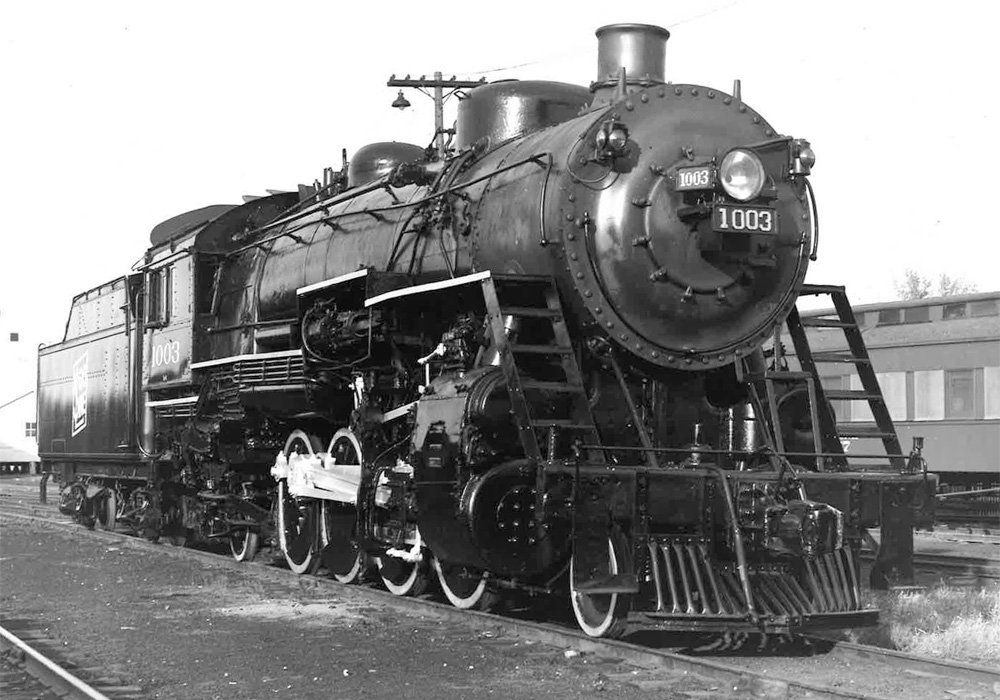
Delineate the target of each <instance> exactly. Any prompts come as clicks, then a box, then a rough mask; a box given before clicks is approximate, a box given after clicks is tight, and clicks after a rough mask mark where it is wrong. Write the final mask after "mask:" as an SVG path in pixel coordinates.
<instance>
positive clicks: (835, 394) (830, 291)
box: [787, 284, 906, 471]
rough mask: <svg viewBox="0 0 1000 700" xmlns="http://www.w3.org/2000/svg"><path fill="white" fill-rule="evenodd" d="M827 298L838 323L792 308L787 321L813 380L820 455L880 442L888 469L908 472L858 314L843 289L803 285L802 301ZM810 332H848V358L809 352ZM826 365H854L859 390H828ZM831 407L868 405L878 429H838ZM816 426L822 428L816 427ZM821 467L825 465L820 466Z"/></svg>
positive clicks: (797, 351) (843, 463) (840, 464)
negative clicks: (848, 444) (822, 369)
mask: <svg viewBox="0 0 1000 700" xmlns="http://www.w3.org/2000/svg"><path fill="white" fill-rule="evenodd" d="M821 294H827V295H829V296H830V298H831V299H832V301H833V306H834V309H836V311H837V318H836V319H832V318H815V317H814V318H802V317H801V316H799V312H798V309H797V308H795V307H792V312H791V313H790V314H789V315H788V320H787V323H788V333H789V335H790V336H791V338H792V344H793V345H794V346H795V355H796V356H797V357H798V360H799V365H800V366H801V367H802V371H803V372H805V373H807V374H809V375H810V376H811V377H812V382H811V384H812V386H813V389H814V393H815V396H810V398H811V399H814V400H813V401H812V404H813V409H812V410H813V426H816V425H817V424H818V425H819V427H820V438H819V439H818V443H819V446H820V447H821V448H822V452H824V453H827V454H834V455H842V454H844V448H843V446H842V445H841V442H840V438H842V437H860V438H878V439H880V440H882V444H883V445H884V446H885V453H886V455H887V456H888V458H889V463H890V464H891V465H892V466H893V468H895V469H899V470H900V471H902V470H904V469H905V468H906V462H905V459H904V457H903V453H902V449H901V448H900V445H899V437H898V435H897V434H896V427H895V426H894V425H893V423H892V417H891V416H890V415H889V408H888V406H886V403H885V397H884V396H883V395H882V388H881V387H880V386H879V383H878V379H877V378H876V376H875V369H874V367H872V361H871V357H869V355H868V348H867V347H866V346H865V341H864V338H863V337H862V335H861V328H860V327H859V326H858V322H857V319H855V317H854V310H853V309H852V308H851V304H850V302H848V300H847V294H845V293H844V288H843V287H839V286H831V285H815V284H806V285H803V287H802V290H801V291H800V292H799V296H806V295H815V296H818V295H821ZM806 328H839V329H841V330H842V331H843V332H844V336H845V338H846V339H847V347H848V351H847V352H822V353H820V352H817V353H814V352H812V350H811V349H810V347H809V341H808V339H807V338H806V331H805V329H806ZM822 363H839V364H853V365H854V368H855V371H856V372H857V373H858V377H859V378H860V379H861V386H862V387H863V388H862V389H861V390H854V389H851V390H845V389H824V388H823V385H822V382H821V381H820V375H819V372H818V370H817V365H818V364H822ZM829 401H866V402H868V405H869V407H870V408H871V412H872V416H873V417H874V419H875V428H862V427H858V426H853V425H850V424H843V423H837V422H836V418H835V416H834V414H833V411H832V410H831V407H830V404H829V403H828V402H829ZM817 421H818V423H817ZM820 463H822V460H820ZM833 463H834V465H835V466H837V467H840V468H846V467H847V460H846V458H837V457H834V458H833Z"/></svg>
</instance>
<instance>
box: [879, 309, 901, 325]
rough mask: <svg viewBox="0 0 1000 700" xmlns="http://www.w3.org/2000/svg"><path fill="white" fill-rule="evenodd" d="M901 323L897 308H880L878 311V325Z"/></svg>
mask: <svg viewBox="0 0 1000 700" xmlns="http://www.w3.org/2000/svg"><path fill="white" fill-rule="evenodd" d="M897 323H901V321H900V314H899V309H882V310H881V311H879V312H878V325H880V326H893V325H895V324H897Z"/></svg>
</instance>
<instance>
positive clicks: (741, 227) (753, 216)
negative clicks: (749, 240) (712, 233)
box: [712, 204, 778, 233]
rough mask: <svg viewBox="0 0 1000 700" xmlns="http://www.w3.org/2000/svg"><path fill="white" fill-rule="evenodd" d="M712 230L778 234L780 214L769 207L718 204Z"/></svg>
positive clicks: (713, 214)
mask: <svg viewBox="0 0 1000 700" xmlns="http://www.w3.org/2000/svg"><path fill="white" fill-rule="evenodd" d="M712 228H713V229H714V230H716V231H743V232H746V233H777V232H778V213H777V212H776V211H775V210H774V209H770V208H768V207H734V206H731V205H728V204H716V205H715V208H714V209H713V210H712Z"/></svg>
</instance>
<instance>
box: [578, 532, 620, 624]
mask: <svg viewBox="0 0 1000 700" xmlns="http://www.w3.org/2000/svg"><path fill="white" fill-rule="evenodd" d="M618 557H619V554H618V552H617V550H616V548H615V544H614V541H613V540H612V539H611V538H608V561H607V564H606V570H605V571H603V572H600V573H607V574H611V575H615V574H617V573H618V568H619V567H618ZM575 564H576V558H575V557H574V558H573V559H572V560H571V561H570V565H569V591H570V601H571V602H572V604H573V614H574V615H576V622H577V624H579V625H580V629H582V630H583V631H584V632H586V633H587V636H590V637H605V638H609V639H618V638H620V637H623V636H624V635H625V631H626V629H627V627H628V619H627V616H628V598H627V597H626V596H625V595H624V594H621V593H595V594H588V593H583V592H581V591H578V590H577V589H576V585H575V584H574V579H573V573H574V566H575Z"/></svg>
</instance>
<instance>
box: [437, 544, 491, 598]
mask: <svg viewBox="0 0 1000 700" xmlns="http://www.w3.org/2000/svg"><path fill="white" fill-rule="evenodd" d="M434 572H435V573H436V574H437V579H438V582H439V583H440V584H441V590H442V591H444V594H445V596H446V597H447V598H448V601H449V602H450V603H451V604H452V605H454V606H455V607H456V608H461V609H462V610H472V609H476V610H491V609H493V607H494V606H496V604H497V602H499V600H500V596H499V595H498V594H497V593H496V591H491V590H489V588H487V586H486V575H485V574H483V573H481V572H476V571H473V570H470V569H468V568H466V567H464V566H449V565H448V564H442V563H441V562H440V560H438V559H437V558H436V557H435V559H434Z"/></svg>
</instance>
